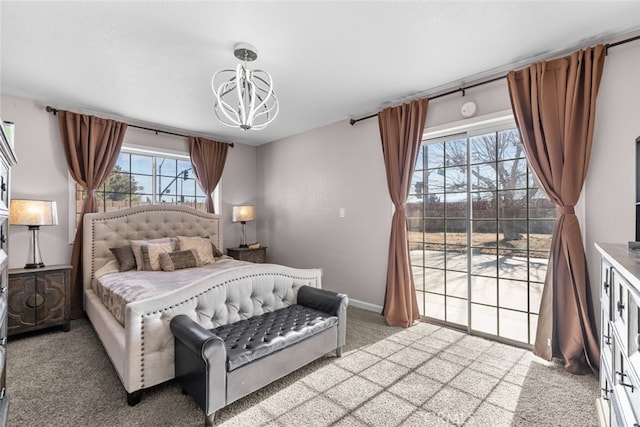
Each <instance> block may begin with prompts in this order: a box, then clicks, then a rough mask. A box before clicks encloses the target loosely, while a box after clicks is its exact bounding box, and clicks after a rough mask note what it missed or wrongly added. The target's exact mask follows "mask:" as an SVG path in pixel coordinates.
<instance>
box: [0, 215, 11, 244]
mask: <svg viewBox="0 0 640 427" xmlns="http://www.w3.org/2000/svg"><path fill="white" fill-rule="evenodd" d="M8 240H9V220H8V219H7V218H6V217H0V249H2V250H3V251H5V252H6V251H7V246H8V244H7V242H8Z"/></svg>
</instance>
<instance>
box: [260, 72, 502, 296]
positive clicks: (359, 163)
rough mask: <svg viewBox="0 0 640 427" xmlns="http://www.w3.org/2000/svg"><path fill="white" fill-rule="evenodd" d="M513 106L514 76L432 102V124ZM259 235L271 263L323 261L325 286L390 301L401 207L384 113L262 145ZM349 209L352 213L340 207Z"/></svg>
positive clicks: (429, 122)
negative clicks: (468, 106)
mask: <svg viewBox="0 0 640 427" xmlns="http://www.w3.org/2000/svg"><path fill="white" fill-rule="evenodd" d="M470 100H473V101H475V102H476V103H477V104H478V114H490V113H494V112H497V111H502V110H506V109H509V108H510V107H509V96H508V93H506V81H502V82H496V83H492V84H488V85H484V86H481V87H478V88H476V89H472V90H469V91H467V94H466V96H465V97H462V95H452V96H449V97H443V98H440V99H437V100H434V101H433V102H431V103H430V104H429V110H428V113H427V125H426V126H427V127H432V126H437V125H441V124H443V123H447V122H453V121H458V120H461V119H462V116H461V115H460V106H461V105H462V104H463V103H465V102H467V101H470ZM258 194H259V195H260V196H259V197H260V198H259V201H258V206H259V208H260V210H261V211H262V216H263V218H262V220H261V221H260V223H259V227H258V235H259V237H260V238H261V239H262V240H263V243H265V244H266V245H268V246H269V249H268V253H269V258H270V261H273V262H277V263H282V264H287V265H292V266H296V267H322V268H323V269H324V270H323V279H322V281H323V287H325V288H327V289H331V290H335V291H341V292H346V293H348V294H349V297H350V298H352V299H355V300H359V301H361V302H365V303H368V304H373V305H374V306H382V305H383V303H384V294H385V283H386V272H387V257H388V250H389V249H388V248H389V233H390V230H391V217H392V215H393V205H392V203H391V199H390V197H389V192H388V189H387V181H386V175H385V167H384V160H383V158H382V145H381V142H380V132H379V129H378V121H377V119H376V118H372V119H368V120H364V121H361V122H359V123H357V124H356V125H355V126H351V125H349V123H348V122H347V121H343V122H339V123H335V124H332V125H329V126H325V127H322V128H319V129H315V130H312V131H309V132H306V133H303V134H300V135H296V136H293V137H290V138H286V139H283V140H280V141H276V142H273V143H270V144H266V145H262V146H260V147H258ZM340 208H344V209H345V216H344V218H340V217H339V209H340Z"/></svg>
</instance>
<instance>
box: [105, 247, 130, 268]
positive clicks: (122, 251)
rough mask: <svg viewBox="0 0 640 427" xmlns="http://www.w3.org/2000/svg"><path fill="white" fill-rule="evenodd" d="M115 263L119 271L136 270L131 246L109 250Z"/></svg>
mask: <svg viewBox="0 0 640 427" xmlns="http://www.w3.org/2000/svg"><path fill="white" fill-rule="evenodd" d="M109 250H110V251H111V253H112V254H113V256H114V257H116V261H117V262H118V266H119V268H120V271H129V270H133V269H134V268H136V258H135V256H134V255H133V250H132V249H131V246H121V247H119V248H109Z"/></svg>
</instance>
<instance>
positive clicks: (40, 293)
mask: <svg viewBox="0 0 640 427" xmlns="http://www.w3.org/2000/svg"><path fill="white" fill-rule="evenodd" d="M70 271H71V266H70V265H48V266H46V267H42V268H31V269H27V268H10V269H9V328H8V333H9V335H14V334H17V333H21V332H28V331H35V330H37V329H42V328H48V327H51V326H59V325H62V328H63V329H64V331H65V332H67V331H69V328H70V326H71V324H70V320H71V317H70V316H71V310H70V308H71V303H70V301H71V300H70V298H69V293H70V281H69V278H70Z"/></svg>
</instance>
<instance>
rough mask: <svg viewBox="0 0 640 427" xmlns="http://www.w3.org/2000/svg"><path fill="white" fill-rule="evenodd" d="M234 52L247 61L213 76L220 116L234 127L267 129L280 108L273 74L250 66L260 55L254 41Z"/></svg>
mask: <svg viewBox="0 0 640 427" xmlns="http://www.w3.org/2000/svg"><path fill="white" fill-rule="evenodd" d="M233 53H234V55H235V57H236V58H238V59H240V60H241V61H244V62H243V63H241V64H238V66H237V67H236V69H235V70H232V69H226V70H220V71H218V72H217V73H215V74H214V75H213V77H212V78H211V89H212V90H213V94H214V95H215V97H216V103H215V106H214V111H215V113H216V117H217V118H218V120H220V121H221V122H222V123H223V124H225V125H227V126H230V127H236V128H241V129H244V130H249V129H253V130H259V129H264V128H265V127H267V125H268V124H269V123H271V122H272V121H273V119H275V118H276V116H277V115H278V110H279V105H278V98H276V94H275V93H274V92H273V80H272V79H271V75H270V74H269V73H267V72H266V71H264V70H250V69H248V68H247V67H246V65H247V62H250V61H254V60H255V59H256V58H257V57H258V53H257V51H256V49H255V48H254V47H253V46H252V45H250V44H248V43H238V44H236V45H235V46H234V50H233Z"/></svg>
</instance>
